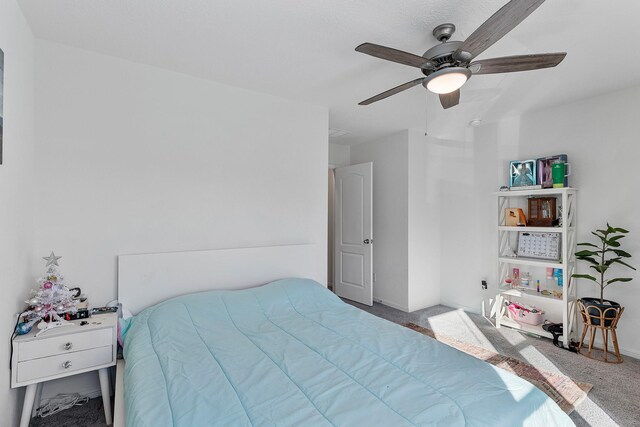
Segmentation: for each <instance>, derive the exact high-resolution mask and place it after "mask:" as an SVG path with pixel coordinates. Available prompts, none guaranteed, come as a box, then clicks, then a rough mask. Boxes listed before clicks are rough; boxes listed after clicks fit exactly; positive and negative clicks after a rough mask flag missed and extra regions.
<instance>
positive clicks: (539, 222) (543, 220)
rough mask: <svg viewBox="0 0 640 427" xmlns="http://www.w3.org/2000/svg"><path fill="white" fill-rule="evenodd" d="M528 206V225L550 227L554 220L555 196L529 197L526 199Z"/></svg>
mask: <svg viewBox="0 0 640 427" xmlns="http://www.w3.org/2000/svg"><path fill="white" fill-rule="evenodd" d="M527 204H528V206H529V208H528V211H529V225H530V226H533V227H552V226H553V225H555V224H554V223H555V222H556V198H555V197H530V198H529V199H527Z"/></svg>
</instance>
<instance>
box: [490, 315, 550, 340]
mask: <svg viewBox="0 0 640 427" xmlns="http://www.w3.org/2000/svg"><path fill="white" fill-rule="evenodd" d="M500 325H501V326H507V327H509V328H512V329H519V330H521V331H524V332H529V333H530V334H534V335H538V336H541V337H546V338H553V335H552V334H551V333H549V332H547V331H545V330H544V329H542V325H540V326H534V325H527V324H526V323H525V324H521V323H518V322H516V321H515V320H511V319H509V318H508V317H507V316H502V319H500Z"/></svg>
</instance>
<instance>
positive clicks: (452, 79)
mask: <svg viewBox="0 0 640 427" xmlns="http://www.w3.org/2000/svg"><path fill="white" fill-rule="evenodd" d="M469 77H471V71H469V69H467V68H465V67H449V68H443V69H442V70H438V71H436V72H435V73H432V74H429V75H428V76H427V78H426V79H425V80H424V82H423V83H422V85H423V86H424V87H426V88H427V89H429V90H430V91H431V92H433V93H437V94H445V93H451V92H453V91H456V90H458V89H460V88H461V87H462V86H463V85H464V84H465V83H466V82H467V80H468V79H469Z"/></svg>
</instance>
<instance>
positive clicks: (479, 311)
mask: <svg viewBox="0 0 640 427" xmlns="http://www.w3.org/2000/svg"><path fill="white" fill-rule="evenodd" d="M440 305H444V306H447V307H451V308H455V309H457V310H464V311H468V312H469V313H474V314H482V307H468V306H466V305H461V304H456V303H454V302H448V301H442V302H440Z"/></svg>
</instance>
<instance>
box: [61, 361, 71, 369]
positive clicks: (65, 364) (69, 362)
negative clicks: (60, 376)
mask: <svg viewBox="0 0 640 427" xmlns="http://www.w3.org/2000/svg"><path fill="white" fill-rule="evenodd" d="M62 367H63V368H64V369H69V368H70V367H71V361H70V360H67V361H66V362H64V363H63V364H62Z"/></svg>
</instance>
